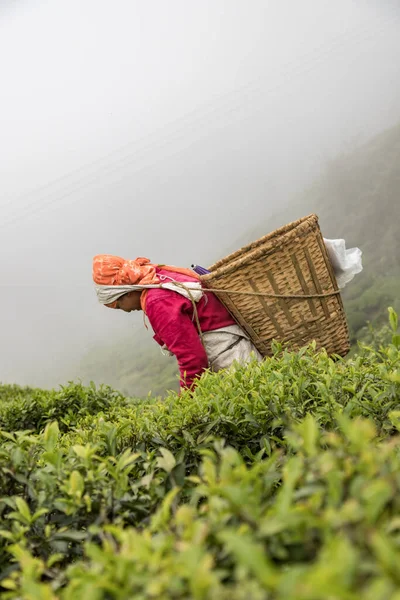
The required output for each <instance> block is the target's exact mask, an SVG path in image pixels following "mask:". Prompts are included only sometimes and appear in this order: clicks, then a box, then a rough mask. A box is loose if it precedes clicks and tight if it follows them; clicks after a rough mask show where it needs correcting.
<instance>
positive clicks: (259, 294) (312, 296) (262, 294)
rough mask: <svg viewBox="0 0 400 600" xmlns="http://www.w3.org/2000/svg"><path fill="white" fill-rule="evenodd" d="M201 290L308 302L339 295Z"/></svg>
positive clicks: (336, 291) (334, 293) (336, 292)
mask: <svg viewBox="0 0 400 600" xmlns="http://www.w3.org/2000/svg"><path fill="white" fill-rule="evenodd" d="M203 290H204V291H205V292H213V293H217V294H242V295H245V296H264V297H265V298H297V299H303V300H308V299H310V298H327V297H329V296H336V295H337V294H340V290H333V291H332V292H325V293H324V294H271V293H267V292H248V291H243V290H232V289H229V290H224V289H221V288H206V287H204V288H203Z"/></svg>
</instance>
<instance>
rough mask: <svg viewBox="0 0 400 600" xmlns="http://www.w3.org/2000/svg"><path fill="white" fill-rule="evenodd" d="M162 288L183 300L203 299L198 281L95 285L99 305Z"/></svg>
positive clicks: (197, 300) (196, 300)
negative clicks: (131, 293)
mask: <svg viewBox="0 0 400 600" xmlns="http://www.w3.org/2000/svg"><path fill="white" fill-rule="evenodd" d="M156 288H162V289H167V290H172V291H173V292H177V293H178V294H181V295H182V296H185V298H189V300H190V299H192V300H194V301H195V302H199V300H201V298H202V297H203V290H202V288H201V283H200V282H198V281H186V282H185V281H180V282H168V283H155V284H151V285H95V290H96V294H97V298H98V300H99V302H100V304H112V303H113V302H115V301H116V300H118V298H121V296H123V295H124V294H128V293H129V292H134V291H143V290H148V289H156Z"/></svg>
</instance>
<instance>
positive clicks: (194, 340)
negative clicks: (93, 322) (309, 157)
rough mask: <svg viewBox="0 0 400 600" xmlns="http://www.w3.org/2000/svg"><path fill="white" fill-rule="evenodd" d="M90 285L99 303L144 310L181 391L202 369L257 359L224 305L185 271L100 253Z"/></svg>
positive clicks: (251, 346)
mask: <svg viewBox="0 0 400 600" xmlns="http://www.w3.org/2000/svg"><path fill="white" fill-rule="evenodd" d="M93 281H94V282H95V284H96V293H97V296H98V299H99V301H100V303H101V304H104V305H105V306H107V307H109V308H115V309H119V310H123V311H125V312H131V311H132V310H143V311H144V313H145V314H146V316H147V318H148V320H149V321H150V324H151V326H152V328H153V331H154V334H155V335H154V339H155V341H156V342H158V344H160V346H161V347H162V348H163V349H166V350H167V351H168V352H169V353H170V354H173V355H175V356H176V358H177V361H178V365H179V372H180V385H181V388H191V387H192V386H193V385H194V383H195V380H196V379H197V378H198V377H200V375H201V373H202V372H203V371H204V370H205V369H207V368H210V369H211V370H213V371H219V370H220V369H224V368H227V367H229V366H231V365H232V363H233V362H234V361H235V360H236V361H238V362H239V363H245V362H247V361H249V360H250V358H251V356H252V355H253V354H254V356H255V357H256V358H257V359H258V360H262V357H261V355H260V354H259V352H258V351H257V349H256V348H255V346H254V345H253V344H252V343H251V341H250V340H249V338H248V337H247V335H246V334H245V333H244V332H243V330H242V329H241V328H240V327H239V326H238V325H237V324H236V323H235V321H234V320H233V319H232V317H231V315H230V314H229V312H228V311H227V310H226V308H225V307H224V306H223V304H221V302H220V301H219V300H218V298H217V297H216V296H215V295H214V294H212V293H211V292H207V291H205V290H203V289H202V288H201V283H200V278H199V276H198V275H197V273H195V272H194V271H192V270H190V269H181V268H179V267H172V266H168V265H156V264H152V263H151V262H150V261H149V259H147V258H137V259H136V260H125V259H123V258H120V257H119V256H112V255H109V254H100V255H97V256H95V257H94V259H93ZM161 286H162V287H161Z"/></svg>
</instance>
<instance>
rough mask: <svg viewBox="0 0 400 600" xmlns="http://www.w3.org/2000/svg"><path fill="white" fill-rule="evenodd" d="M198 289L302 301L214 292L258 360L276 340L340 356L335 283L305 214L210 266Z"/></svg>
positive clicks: (343, 346)
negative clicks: (259, 355)
mask: <svg viewBox="0 0 400 600" xmlns="http://www.w3.org/2000/svg"><path fill="white" fill-rule="evenodd" d="M210 271H211V273H210V274H208V275H204V276H202V277H201V279H202V282H203V285H204V287H208V288H212V289H221V290H229V289H231V290H241V291H248V292H263V293H265V294H277V295H302V296H304V297H302V298H273V297H267V296H251V295H235V294H228V293H223V292H217V293H216V295H217V296H218V297H219V299H220V300H221V302H222V303H223V304H224V305H225V306H226V308H227V309H228V310H229V312H230V313H231V315H232V316H233V318H234V319H235V320H236V322H237V323H238V324H239V325H240V326H241V327H242V328H243V329H244V330H245V331H246V333H247V334H248V335H249V337H250V338H251V340H252V342H253V343H254V345H255V346H256V348H257V349H258V350H259V352H260V353H261V354H262V355H263V356H270V355H271V353H272V352H271V342H272V340H274V339H275V340H277V341H279V342H283V343H284V344H287V345H288V347H289V348H291V349H298V348H300V347H302V346H305V345H307V344H308V343H310V342H311V341H312V340H315V341H316V344H317V348H318V349H320V348H325V349H326V351H327V352H328V354H338V355H340V356H344V355H345V354H347V352H348V351H349V347H350V344H349V334H348V328H347V323H346V317H345V312H344V308H343V304H342V300H341V297H340V294H339V293H336V294H334V295H331V296H327V297H321V298H307V297H306V296H309V295H318V294H324V293H328V292H335V291H336V292H338V286H337V282H336V278H335V275H334V272H333V269H332V266H331V263H330V260H329V258H328V255H327V251H326V248H325V244H324V241H323V238H322V235H321V232H320V229H319V225H318V217H317V216H316V215H309V216H308V217H304V218H303V219H299V220H298V221H295V222H293V223H290V224H289V225H286V226H285V227H282V228H280V229H278V230H276V231H274V232H272V233H270V234H268V235H266V236H264V237H263V238H261V239H259V240H257V241H256V242H254V243H252V244H249V245H248V246H245V247H244V248H241V249H240V250H238V251H237V252H234V253H233V254H230V255H229V256H227V257H226V258H224V259H222V260H220V261H218V262H217V263H215V264H214V265H213V266H212V267H210Z"/></svg>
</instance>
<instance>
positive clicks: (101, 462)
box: [0, 309, 400, 600]
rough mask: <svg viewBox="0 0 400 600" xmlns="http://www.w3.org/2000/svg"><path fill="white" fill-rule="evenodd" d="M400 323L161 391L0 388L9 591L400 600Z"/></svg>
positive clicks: (5, 590)
mask: <svg viewBox="0 0 400 600" xmlns="http://www.w3.org/2000/svg"><path fill="white" fill-rule="evenodd" d="M389 327H390V330H391V340H389V343H387V344H386V345H381V346H379V347H378V348H374V347H364V348H362V349H360V354H359V355H358V356H355V357H353V358H352V359H349V360H342V359H338V360H336V361H333V360H332V359H330V358H328V357H327V356H326V354H325V353H323V352H321V353H319V354H316V353H315V352H314V351H313V348H309V349H304V350H302V351H301V352H298V353H288V352H283V351H282V349H281V348H279V346H276V348H275V351H276V352H275V356H274V357H273V358H272V359H270V360H267V361H265V362H264V363H262V364H258V363H253V364H251V365H249V366H248V367H247V368H244V367H241V368H237V369H236V370H230V371H227V372H225V373H220V374H217V375H216V374H211V373H207V374H205V375H204V376H203V378H202V380H201V382H200V383H199V385H198V387H197V388H196V390H195V392H194V393H193V394H191V393H189V392H186V393H184V394H182V395H181V396H178V395H177V394H171V395H170V396H168V397H167V398H165V399H164V400H160V399H149V400H148V401H144V400H131V399H125V398H123V397H122V396H121V395H120V394H117V393H115V392H113V391H112V390H110V389H109V388H100V389H96V388H95V387H94V386H93V385H92V386H90V387H89V388H84V387H83V386H82V385H75V384H71V385H69V386H67V387H64V388H62V389H61V390H59V391H52V392H40V391H39V390H25V391H22V390H19V389H18V388H15V387H10V386H4V387H3V388H1V394H2V400H1V401H0V414H1V419H2V431H1V432H0V435H1V439H2V443H1V450H0V521H1V523H0V585H1V586H2V593H1V597H2V598H4V599H5V600H7V599H19V598H27V599H28V598H29V599H30V600H56V599H60V600H73V599H75V598H85V599H87V600H103V599H104V600H108V599H120V600H125V599H126V598H135V599H136V598H142V599H145V598H165V599H167V598H181V599H189V598H195V599H218V600H219V599H220V598H222V599H226V600H228V599H233V600H235V599H236V600H245V599H246V600H247V599H251V600H253V599H254V600H257V599H260V600H264V599H265V600H269V599H271V600H295V599H296V600H297V599H300V600H313V599H314V600H320V599H321V600H322V599H328V598H329V599H332V600H336V599H338V600H339V599H342V598H343V599H346V600H347V599H349V600H356V599H358V598H361V597H362V598H366V599H367V600H386V599H389V598H390V599H392V600H399V595H398V589H399V584H400V579H399V575H398V559H399V557H400V537H399V531H400V521H399V514H400V452H399V449H400V438H399V435H398V432H399V429H400V336H399V334H398V333H397V331H398V318H397V315H396V313H395V312H394V311H393V310H392V309H390V310H389ZM13 393H15V394H16V398H17V400H15V401H14V400H12V398H10V396H12V394H13ZM11 406H13V410H9V407H11ZM18 411H19V412H18ZM14 413H15V414H14ZM17 422H19V423H20V426H18V425H16V424H17ZM27 425H28V426H29V428H30V429H31V430H32V431H31V432H29V431H23V430H22V429H24V428H26V427H27ZM396 594H397V595H396Z"/></svg>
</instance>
